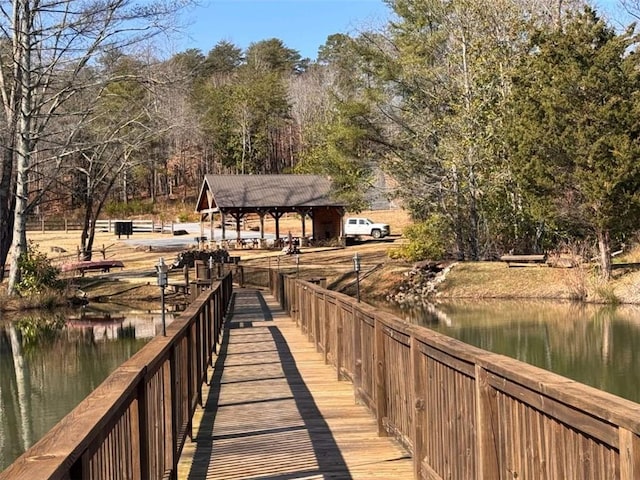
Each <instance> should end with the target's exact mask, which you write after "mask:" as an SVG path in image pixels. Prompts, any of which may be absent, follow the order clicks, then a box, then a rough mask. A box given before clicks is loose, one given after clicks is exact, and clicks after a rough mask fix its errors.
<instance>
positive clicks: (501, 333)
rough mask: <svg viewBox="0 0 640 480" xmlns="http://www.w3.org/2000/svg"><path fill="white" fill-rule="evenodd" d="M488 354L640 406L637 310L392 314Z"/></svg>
mask: <svg viewBox="0 0 640 480" xmlns="http://www.w3.org/2000/svg"><path fill="white" fill-rule="evenodd" d="M392 310H394V313H396V314H398V315H399V316H401V317H403V318H404V319H405V320H407V321H410V322H412V323H416V324H419V325H423V326H425V327H428V328H431V329H433V330H436V331H438V332H441V333H444V334H445V335H448V336H451V337H454V338H457V339H459V340H461V341H463V342H465V343H468V344H471V345H475V346H477V347H479V348H482V349H484V350H489V351H492V352H495V353H501V354H503V355H507V356H509V357H512V358H516V359H518V360H522V361H523V362H527V363H529V364H531V365H536V366H538V367H541V368H544V369H546V370H550V371H552V372H555V373H558V374H560V375H563V376H565V377H568V378H571V379H574V380H577V381H579V382H582V383H585V384H587V385H591V386H593V387H596V388H599V389H601V390H605V391H607V392H610V393H613V394H615V395H618V396H620V397H624V398H627V399H629V400H633V401H635V402H640V307H638V306H617V307H612V306H601V305H583V304H577V303H559V302H540V301H522V300H518V301H503V300H500V301H497V300H493V301H477V300H474V301H472V302H471V301H467V302H451V303H445V304H440V305H438V306H437V307H436V308H435V309H413V310H405V311H402V310H399V309H392Z"/></svg>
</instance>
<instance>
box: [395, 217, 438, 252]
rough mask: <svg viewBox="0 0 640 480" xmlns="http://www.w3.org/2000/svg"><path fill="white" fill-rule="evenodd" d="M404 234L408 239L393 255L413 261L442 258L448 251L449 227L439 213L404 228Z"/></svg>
mask: <svg viewBox="0 0 640 480" xmlns="http://www.w3.org/2000/svg"><path fill="white" fill-rule="evenodd" d="M403 235H404V236H405V237H406V239H407V240H408V243H407V244H406V245H403V246H402V247H400V249H399V251H398V252H395V253H394V254H393V255H394V256H396V255H398V254H399V255H400V256H401V257H402V258H405V259H406V260H410V261H413V262H416V261H420V260H427V259H432V260H435V259H440V258H443V257H444V256H445V255H446V253H447V238H448V236H449V228H448V226H447V223H446V222H445V220H444V219H443V218H442V217H441V216H439V215H435V214H434V215H431V216H430V217H429V218H427V219H426V220H425V221H423V222H419V223H414V224H413V225H410V226H408V227H407V228H405V229H404V232H403Z"/></svg>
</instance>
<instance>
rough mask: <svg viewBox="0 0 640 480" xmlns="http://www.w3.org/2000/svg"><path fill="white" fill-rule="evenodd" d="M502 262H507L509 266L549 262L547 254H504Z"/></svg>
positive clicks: (525, 265) (501, 258) (528, 265)
mask: <svg viewBox="0 0 640 480" xmlns="http://www.w3.org/2000/svg"><path fill="white" fill-rule="evenodd" d="M500 261H501V262H506V263H507V266H508V267H530V266H532V265H534V266H535V265H543V264H546V263H547V255H546V254H543V255H503V256H501V257H500Z"/></svg>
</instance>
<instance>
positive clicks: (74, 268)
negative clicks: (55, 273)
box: [61, 260, 124, 276]
mask: <svg viewBox="0 0 640 480" xmlns="http://www.w3.org/2000/svg"><path fill="white" fill-rule="evenodd" d="M112 268H124V263H122V262H121V261H120V260H84V261H79V262H71V263H65V264H64V265H62V267H61V270H62V271H63V272H80V275H82V276H84V272H86V271H89V270H100V271H102V272H108V271H110V270H111V269H112Z"/></svg>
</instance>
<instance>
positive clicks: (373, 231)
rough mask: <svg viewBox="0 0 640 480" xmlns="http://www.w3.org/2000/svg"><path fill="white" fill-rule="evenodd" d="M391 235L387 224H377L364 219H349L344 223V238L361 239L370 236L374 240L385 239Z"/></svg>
mask: <svg viewBox="0 0 640 480" xmlns="http://www.w3.org/2000/svg"><path fill="white" fill-rule="evenodd" d="M390 233H391V229H390V228H389V225H387V224H386V223H376V222H374V221H373V220H369V219H368V218H364V217H349V218H347V219H345V221H344V236H345V237H359V236H364V235H370V236H372V237H373V238H383V237H386V236H387V235H389V234H390Z"/></svg>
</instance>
